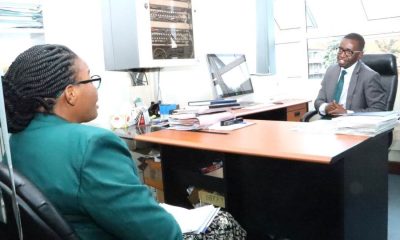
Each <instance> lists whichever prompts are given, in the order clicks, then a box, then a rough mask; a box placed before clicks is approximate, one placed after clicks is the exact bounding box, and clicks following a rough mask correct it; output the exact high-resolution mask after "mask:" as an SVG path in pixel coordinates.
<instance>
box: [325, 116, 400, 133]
mask: <svg viewBox="0 0 400 240" xmlns="http://www.w3.org/2000/svg"><path fill="white" fill-rule="evenodd" d="M398 119H399V112H362V113H354V114H349V115H346V116H342V117H338V118H334V119H333V120H332V121H334V123H335V133H337V134H350V135H363V136H375V135H377V134H379V133H382V132H385V131H388V130H390V129H393V128H394V127H395V126H396V125H397V124H398Z"/></svg>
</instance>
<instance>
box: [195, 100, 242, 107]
mask: <svg viewBox="0 0 400 240" xmlns="http://www.w3.org/2000/svg"><path fill="white" fill-rule="evenodd" d="M188 106H203V107H204V106H206V107H208V108H226V107H237V106H240V104H239V103H238V102H237V100H236V99H216V100H205V101H191V102H188Z"/></svg>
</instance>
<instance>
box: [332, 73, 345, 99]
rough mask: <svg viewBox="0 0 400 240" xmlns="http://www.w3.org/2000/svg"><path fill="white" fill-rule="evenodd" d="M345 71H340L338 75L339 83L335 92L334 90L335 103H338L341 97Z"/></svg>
mask: <svg viewBox="0 0 400 240" xmlns="http://www.w3.org/2000/svg"><path fill="white" fill-rule="evenodd" d="M346 73H347V72H346V70H342V72H341V73H340V77H339V81H338V82H337V85H336V90H335V98H334V99H335V102H336V103H339V100H340V96H341V95H342V91H343V84H344V75H346Z"/></svg>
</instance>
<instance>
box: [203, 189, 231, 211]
mask: <svg viewBox="0 0 400 240" xmlns="http://www.w3.org/2000/svg"><path fill="white" fill-rule="evenodd" d="M198 193H199V199H200V202H201V203H208V204H212V205H214V206H218V207H223V208H225V197H224V196H222V195H220V194H218V193H216V192H213V193H212V192H208V191H205V190H199V192H198Z"/></svg>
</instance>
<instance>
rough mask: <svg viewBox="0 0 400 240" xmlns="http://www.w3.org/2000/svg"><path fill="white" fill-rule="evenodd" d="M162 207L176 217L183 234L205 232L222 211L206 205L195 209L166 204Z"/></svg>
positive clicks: (161, 204) (162, 204)
mask: <svg viewBox="0 0 400 240" xmlns="http://www.w3.org/2000/svg"><path fill="white" fill-rule="evenodd" d="M160 206H161V207H163V208H164V209H165V210H166V211H167V212H169V213H170V214H171V215H172V216H174V218H175V220H176V221H177V222H178V224H179V226H180V228H181V231H182V233H189V232H194V233H201V232H205V231H206V230H207V227H208V226H209V225H210V224H211V222H212V221H213V220H214V218H215V216H216V215H217V213H218V212H219V209H220V208H216V207H214V206H213V205H206V206H202V207H198V208H195V209H186V208H182V207H177V206H172V205H169V204H166V203H160Z"/></svg>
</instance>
